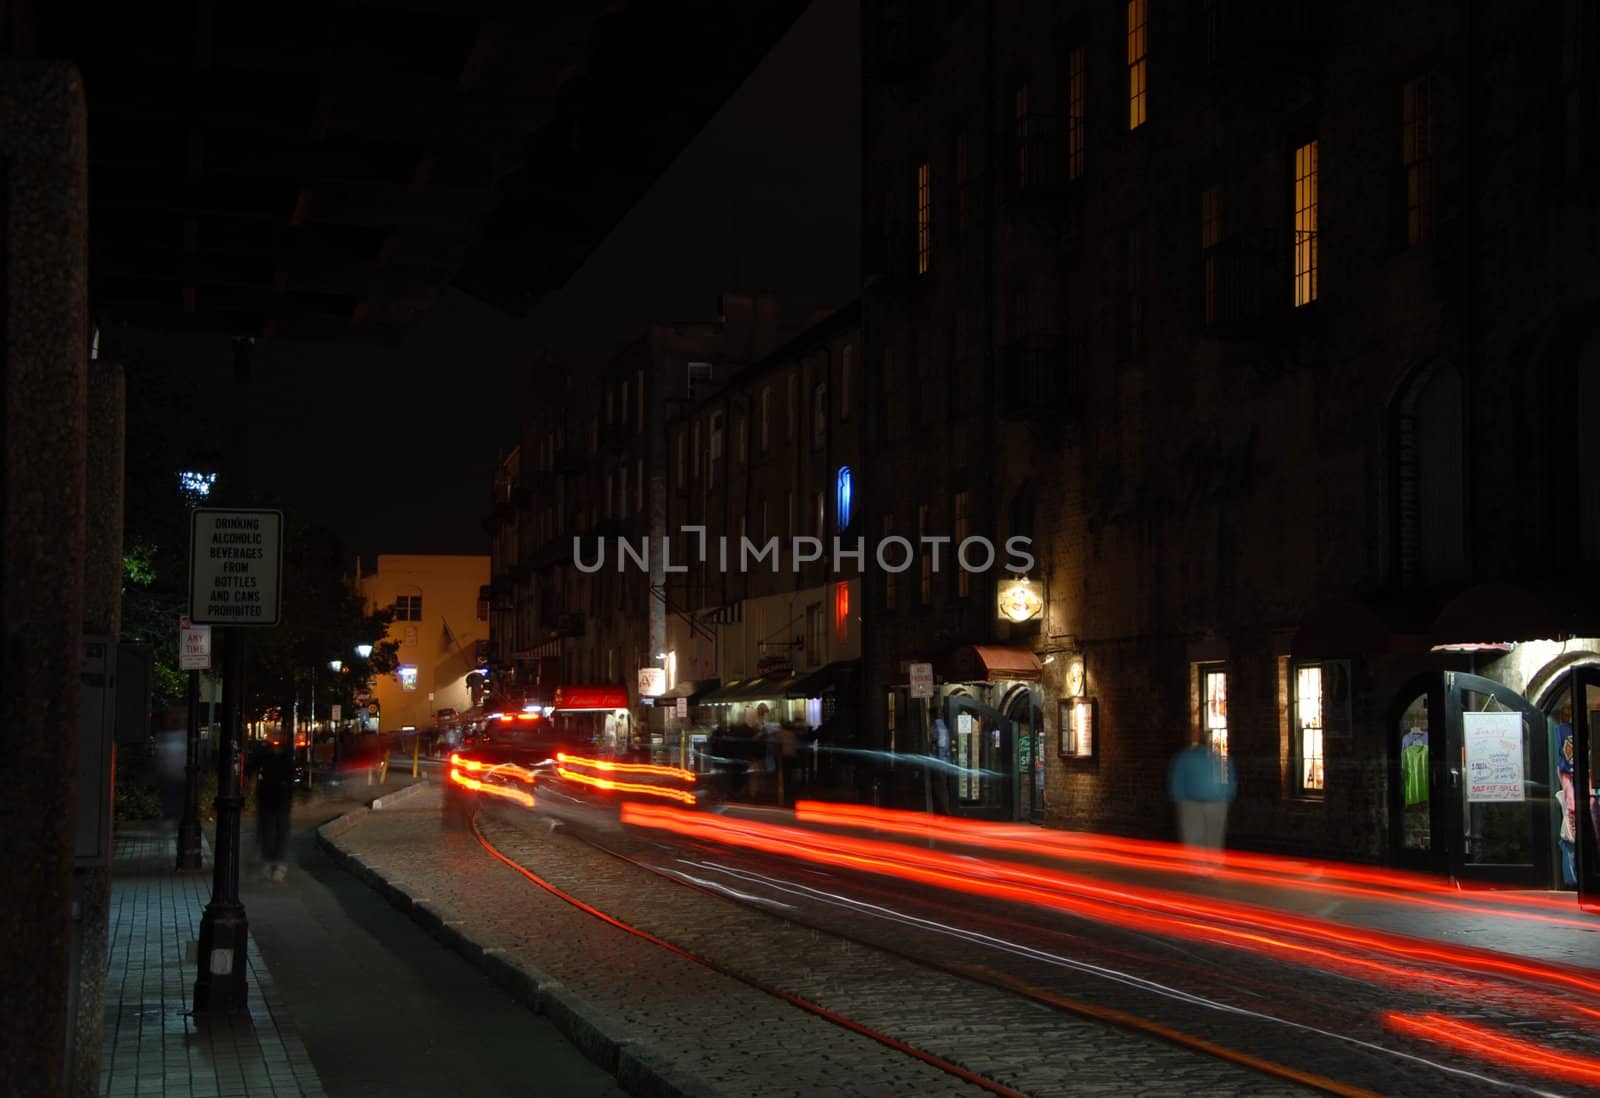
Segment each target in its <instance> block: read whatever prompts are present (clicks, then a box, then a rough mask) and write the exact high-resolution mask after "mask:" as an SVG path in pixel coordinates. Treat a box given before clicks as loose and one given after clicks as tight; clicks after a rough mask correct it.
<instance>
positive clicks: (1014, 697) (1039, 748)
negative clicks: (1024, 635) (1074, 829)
mask: <svg viewBox="0 0 1600 1098" xmlns="http://www.w3.org/2000/svg"><path fill="white" fill-rule="evenodd" d="M1001 707H1002V708H1003V709H1004V710H1005V711H1006V716H1008V717H1009V718H1011V722H1012V725H1013V727H1015V729H1016V745H1017V757H1016V759H1015V761H1014V763H1013V769H1014V770H1015V772H1016V775H1017V800H1016V804H1017V816H1016V818H1017V819H1019V820H1027V821H1030V822H1032V823H1043V822H1044V714H1043V713H1042V712H1041V711H1040V709H1039V705H1038V703H1037V701H1035V698H1034V690H1033V689H1032V688H1029V687H1026V686H1021V687H1017V688H1016V689H1014V690H1012V692H1011V693H1010V695H1009V696H1008V697H1007V698H1006V700H1005V702H1004V703H1003V704H1002V706H1001Z"/></svg>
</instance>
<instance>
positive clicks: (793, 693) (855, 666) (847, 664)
mask: <svg viewBox="0 0 1600 1098" xmlns="http://www.w3.org/2000/svg"><path fill="white" fill-rule="evenodd" d="M860 670H861V661H860V660H840V661H839V662H837V663H830V664H828V665H827V666H826V667H824V668H822V669H821V670H818V671H813V672H811V674H809V675H804V676H802V677H800V678H798V679H796V680H794V685H792V686H791V687H789V690H788V693H787V694H786V695H785V696H786V697H790V698H820V697H823V696H824V695H827V694H841V693H844V692H846V691H847V690H849V688H850V685H851V683H853V682H854V681H855V678H856V674H857V673H858V672H859V671H860Z"/></svg>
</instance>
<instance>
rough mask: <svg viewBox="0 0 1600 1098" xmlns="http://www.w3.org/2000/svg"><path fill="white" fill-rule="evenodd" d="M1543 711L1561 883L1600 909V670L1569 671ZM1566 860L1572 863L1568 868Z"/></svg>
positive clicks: (1590, 666) (1592, 667)
mask: <svg viewBox="0 0 1600 1098" xmlns="http://www.w3.org/2000/svg"><path fill="white" fill-rule="evenodd" d="M1543 708H1544V712H1545V715H1546V719H1547V721H1548V723H1549V726H1550V753H1551V759H1552V763H1551V767H1552V769H1553V771H1554V778H1553V781H1552V789H1553V796H1554V797H1555V798H1556V799H1557V815H1556V820H1555V823H1554V825H1553V826H1554V828H1555V830H1556V832H1557V857H1558V864H1557V871H1558V875H1559V878H1560V883H1561V885H1562V887H1567V888H1576V889H1577V891H1578V893H1579V898H1580V900H1581V902H1582V903H1583V904H1584V905H1585V906H1591V905H1600V666H1596V665H1593V664H1586V665H1581V666H1578V667H1574V668H1572V669H1571V670H1570V671H1566V672H1564V673H1563V674H1562V675H1561V677H1560V678H1559V679H1558V680H1556V683H1555V684H1554V686H1553V687H1552V688H1551V689H1550V690H1549V691H1547V692H1546V694H1545V699H1544V703H1543ZM1568 798H1570V812H1568V811H1567V809H1568ZM1563 816H1564V817H1565V820H1563ZM1563 858H1570V859H1571V861H1570V865H1569V866H1568V867H1567V868H1566V869H1563V867H1562V866H1561V864H1560V860H1559V859H1563ZM1569 871H1570V874H1571V876H1570V880H1569V879H1567V873H1568V872H1569Z"/></svg>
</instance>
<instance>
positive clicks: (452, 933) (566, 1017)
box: [317, 782, 717, 1098]
mask: <svg viewBox="0 0 1600 1098" xmlns="http://www.w3.org/2000/svg"><path fill="white" fill-rule="evenodd" d="M426 784H427V783H424V782H418V783H417V786H425V785H426ZM417 786H407V787H406V789H404V790H400V791H399V792H400V793H405V792H407V791H409V790H410V789H414V788H417ZM393 798H394V795H391V796H389V797H385V798H382V799H383V800H385V801H389V802H390V803H391V804H392V803H393ZM378 807H379V803H378V802H377V801H374V802H373V804H372V808H373V809H377V808H378ZM370 818H371V812H370V811H369V810H367V809H365V808H362V809H357V810H356V811H354V812H350V813H347V814H345V815H343V816H340V817H338V818H337V819H334V820H329V821H328V822H327V823H325V824H323V825H322V826H321V827H319V828H317V842H318V843H319V844H320V845H321V846H322V848H323V849H324V850H325V851H327V853H328V855H329V857H331V858H332V859H333V860H334V862H335V863H337V864H338V865H339V866H340V868H342V869H344V870H345V871H346V872H348V873H350V874H351V875H352V876H354V877H356V878H357V879H358V880H360V881H362V882H364V883H365V884H367V885H368V886H370V887H371V888H372V889H374V890H375V891H376V892H378V894H379V895H381V896H383V897H384V899H386V900H388V901H389V902H390V903H391V904H393V905H394V906H395V907H396V908H398V909H399V910H401V911H404V912H405V913H406V914H408V915H410V916H411V917H412V919H414V920H416V922H417V924H418V925H419V926H421V927H422V928H423V929H424V930H426V931H427V932H428V934H429V935H430V936H431V937H433V938H435V939H437V940H438V941H439V942H440V943H441V944H443V945H445V946H448V947H449V948H451V949H453V950H454V951H455V952H457V953H459V954H460V955H461V956H462V957H463V958H465V959H466V960H467V961H469V962H470V963H472V964H473V965H476V966H477V967H478V968H479V969H480V970H482V971H483V973H484V974H485V975H487V976H488V977H489V979H490V980H492V981H493V982H494V983H495V984H497V985H499V986H500V987H502V988H504V989H505V990H506V992H507V993H508V994H509V995H510V996H511V997H512V998H513V999H515V1000H516V1001H517V1002H519V1003H521V1004H522V1005H523V1006H525V1007H527V1008H528V1009H529V1010H532V1011H534V1012H536V1013H539V1014H543V1015H544V1016H545V1017H547V1018H549V1019H550V1021H551V1022H552V1023H554V1025H555V1027H556V1028H557V1029H558V1030H559V1031H560V1032H561V1034H562V1036H564V1037H566V1039H567V1040H568V1041H570V1042H572V1044H573V1045H574V1046H575V1047H576V1048H577V1049H578V1050H579V1051H580V1052H582V1053H583V1054H584V1055H585V1056H586V1057H588V1058H589V1059H590V1060H592V1061H593V1062H594V1063H596V1064H598V1065H600V1066H601V1067H602V1068H604V1069H605V1070H606V1071H608V1072H610V1073H611V1074H612V1075H613V1076H615V1077H616V1080H617V1085H618V1086H620V1087H621V1088H622V1089H623V1090H625V1091H627V1092H628V1093H629V1094H635V1095H640V1096H641V1098H704V1096H706V1095H713V1094H716V1093H717V1089H716V1087H714V1086H712V1085H710V1084H709V1083H707V1082H706V1081H705V1080H702V1079H697V1078H695V1077H694V1076H693V1075H692V1074H691V1073H688V1072H685V1071H683V1070H681V1069H679V1068H675V1067H671V1066H668V1065H667V1064H665V1063H662V1062H660V1061H659V1057H658V1056H657V1054H655V1053H654V1052H652V1051H651V1050H648V1049H645V1048H642V1047H640V1045H639V1044H638V1043H637V1042H636V1041H635V1039H634V1038H632V1037H631V1036H628V1035H627V1034H626V1033H625V1032H624V1030H625V1028H626V1027H625V1024H624V1023H623V1021H622V1020H621V1019H620V1018H618V1017H616V1016H615V1015H613V1014H612V1013H611V1012H610V1011H608V1010H607V1009H606V1008H605V1007H603V1006H602V1005H600V1004H598V1003H595V1002H593V1001H592V1000H590V999H588V998H586V997H585V996H583V995H582V994H581V993H579V992H576V991H574V990H573V989H571V988H568V987H566V986H565V985H563V984H561V983H560V982H559V981H557V980H553V979H551V978H550V977H549V976H547V975H545V974H544V973H542V972H539V971H538V970H537V969H534V968H532V967H531V966H529V965H527V964H525V963H523V962H521V961H519V960H517V959H515V958H513V957H510V956H508V955H507V954H506V952H505V950H504V949H503V948H501V947H499V946H494V945H484V944H483V943H481V942H478V941H475V940H474V939H473V938H471V937H470V936H469V935H468V934H467V933H466V931H465V930H464V929H463V928H464V926H465V924H464V923H463V922H462V921H461V920H459V919H456V918H453V917H452V916H451V914H450V913H449V912H448V911H446V910H445V909H442V908H440V907H438V906H437V905H435V904H433V903H432V902H431V901H429V900H427V899H422V900H418V899H416V898H415V897H414V896H413V895H412V893H410V892H408V891H407V890H406V888H405V886H404V885H402V884H400V883H397V882H396V881H394V880H393V879H391V878H389V877H386V876H384V875H383V874H382V873H381V872H379V871H378V870H376V869H373V868H372V867H371V866H369V865H367V864H366V863H365V862H363V861H361V859H359V858H357V857H356V856H355V855H354V854H352V853H351V852H350V851H349V850H348V849H346V848H345V847H344V845H343V844H341V843H340V842H339V841H338V840H339V837H340V836H342V835H344V834H345V833H346V832H348V831H350V830H351V829H352V828H355V827H357V826H359V825H360V824H361V823H362V822H363V821H365V820H368V819H370Z"/></svg>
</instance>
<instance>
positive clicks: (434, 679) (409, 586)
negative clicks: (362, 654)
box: [361, 555, 489, 732]
mask: <svg viewBox="0 0 1600 1098" xmlns="http://www.w3.org/2000/svg"><path fill="white" fill-rule="evenodd" d="M488 582H489V558H488V557H487V556H481V557H477V556H394V555H380V556H379V557H378V570H377V571H376V572H374V573H372V574H371V575H369V576H364V577H362V580H361V594H362V596H363V597H364V598H365V599H366V600H367V605H368V607H369V608H371V609H374V610H377V609H382V608H384V607H393V608H394V610H395V615H394V623H393V624H392V625H390V626H389V639H390V640H395V641H399V642H400V653H399V658H400V668H399V670H397V671H395V672H394V673H393V674H389V675H380V676H378V678H377V680H376V681H375V682H374V683H373V691H374V693H375V694H376V695H377V701H378V706H379V725H378V730H379V731H381V732H401V731H404V730H406V729H408V728H417V729H427V728H432V727H433V726H434V721H435V714H436V713H437V712H438V711H439V710H440V709H447V708H448V709H454V710H456V711H458V712H460V711H464V710H466V709H468V708H469V707H470V706H471V704H472V699H471V695H470V690H469V688H468V686H467V676H468V675H470V674H472V673H473V672H474V671H476V670H477V669H478V643H479V642H480V641H483V642H487V641H488V639H489V607H488V605H487V604H486V603H480V602H479V601H478V595H479V593H480V589H481V588H482V587H484V586H485V585H487V584H488Z"/></svg>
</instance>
